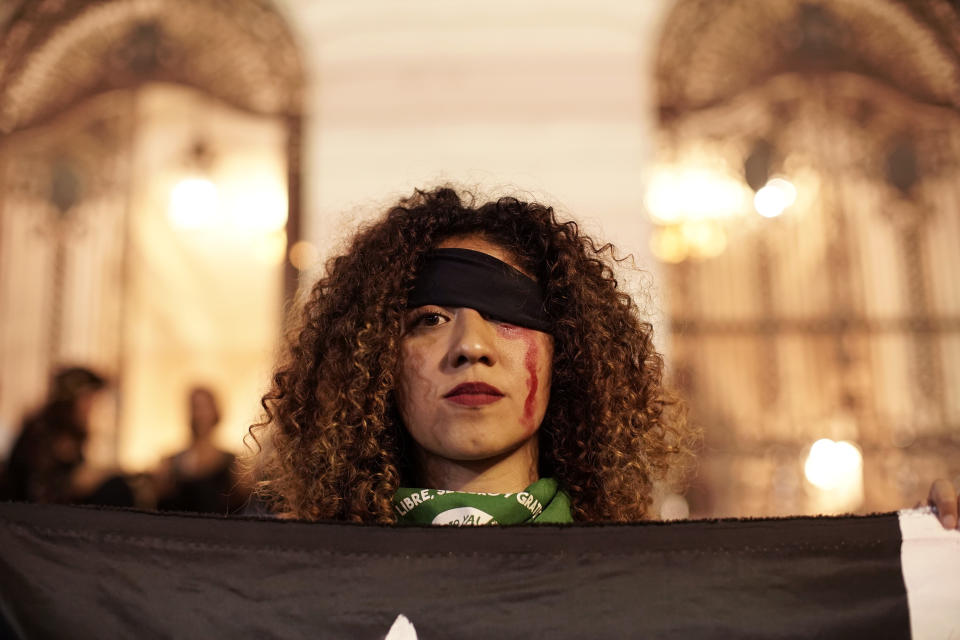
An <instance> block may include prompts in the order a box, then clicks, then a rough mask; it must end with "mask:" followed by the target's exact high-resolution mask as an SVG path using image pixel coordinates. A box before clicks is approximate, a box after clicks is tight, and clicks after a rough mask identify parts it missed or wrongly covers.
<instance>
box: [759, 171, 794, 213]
mask: <svg viewBox="0 0 960 640" xmlns="http://www.w3.org/2000/svg"><path fill="white" fill-rule="evenodd" d="M796 201H797V189H796V187H794V186H793V184H792V183H791V182H790V181H788V180H784V179H783V178H772V179H771V180H770V181H768V182H767V184H765V185H764V186H763V187H761V188H760V190H759V191H757V193H756V195H754V196H753V206H754V208H755V209H756V210H757V213H759V214H760V215H762V216H763V217H765V218H775V217H777V216H779V215H780V214H781V213H783V212H784V210H785V209H786V208H787V207H789V206H790V205H792V204H793V203H794V202H796Z"/></svg>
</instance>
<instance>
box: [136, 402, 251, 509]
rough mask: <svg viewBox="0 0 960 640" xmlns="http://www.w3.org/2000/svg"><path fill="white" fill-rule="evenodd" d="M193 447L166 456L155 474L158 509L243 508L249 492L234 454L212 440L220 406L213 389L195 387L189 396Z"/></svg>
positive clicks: (191, 443) (191, 444)
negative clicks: (240, 478)
mask: <svg viewBox="0 0 960 640" xmlns="http://www.w3.org/2000/svg"><path fill="white" fill-rule="evenodd" d="M188 408H189V413H190V446H189V447H187V448H186V449H184V450H183V451H181V452H179V453H177V454H175V455H172V456H170V457H168V458H165V459H164V460H163V462H161V464H160V467H159V468H158V469H157V471H156V472H155V473H154V479H155V483H156V491H157V508H158V509H163V510H171V511H194V512H209V513H220V514H227V513H230V512H232V511H235V510H236V509H238V508H240V507H241V506H242V505H243V504H244V502H245V501H246V499H247V497H248V493H249V491H248V490H246V489H244V488H243V487H242V486H241V485H240V483H239V482H238V480H237V474H236V473H235V461H236V457H235V456H234V454H232V453H230V452H228V451H224V450H222V449H220V448H219V447H217V445H216V443H215V442H214V440H213V436H214V434H215V433H216V428H217V425H218V424H219V423H220V407H219V403H218V402H217V397H216V395H215V394H214V393H213V391H212V390H211V389H209V388H208V387H203V386H195V387H193V388H192V389H190V393H189V395H188Z"/></svg>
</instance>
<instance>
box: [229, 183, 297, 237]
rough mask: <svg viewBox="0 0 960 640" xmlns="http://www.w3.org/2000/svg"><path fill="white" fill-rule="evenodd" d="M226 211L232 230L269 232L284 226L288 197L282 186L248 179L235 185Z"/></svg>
mask: <svg viewBox="0 0 960 640" xmlns="http://www.w3.org/2000/svg"><path fill="white" fill-rule="evenodd" d="M228 211H229V212H230V219H231V222H232V223H233V225H234V226H235V227H237V228H238V229H241V230H244V231H254V232H269V231H277V230H279V229H283V228H284V226H285V225H286V224H287V194H286V191H285V190H284V188H283V186H282V185H280V184H278V183H277V182H275V181H273V180H270V179H267V178H265V177H258V176H251V177H250V178H248V179H246V180H244V181H243V182H242V183H239V184H238V188H237V190H236V193H235V194H233V197H232V198H231V199H230V202H229V206H228Z"/></svg>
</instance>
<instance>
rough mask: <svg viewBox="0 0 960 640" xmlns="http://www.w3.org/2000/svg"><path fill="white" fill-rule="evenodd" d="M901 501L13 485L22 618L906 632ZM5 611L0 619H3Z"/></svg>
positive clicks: (654, 634) (606, 633) (6, 569)
mask: <svg viewBox="0 0 960 640" xmlns="http://www.w3.org/2000/svg"><path fill="white" fill-rule="evenodd" d="M899 531H900V530H899V526H898V521H897V516H896V514H887V515H880V516H871V517H855V518H854V517H850V518H822V519H815V518H788V519H780V520H749V521H717V522H684V523H675V524H659V523H649V524H633V525H615V526H614V525H609V526H588V525H573V526H551V525H543V526H518V527H489V528H486V527H478V528H465V529H462V528H438V527H433V528H429V527H427V528H421V527H378V526H361V525H349V524H335V523H319V524H310V523H300V522H281V521H266V520H251V519H224V518H215V517H209V516H185V515H173V514H155V513H140V512H134V511H121V510H103V509H92V508H85V507H67V506H48V505H26V504H19V503H5V504H0V602H2V611H3V614H4V616H5V618H6V621H5V623H6V625H7V629H8V631H10V632H13V633H16V634H19V635H20V636H21V637H25V638H61V637H70V638H133V637H136V638H166V637H196V638H200V637H231V638H246V637H249V638H361V639H363V638H369V639H371V640H374V639H381V638H383V637H384V636H385V634H386V633H387V630H388V629H389V628H390V626H391V624H392V623H393V621H394V620H395V619H396V617H397V615H398V614H401V613H402V614H404V615H405V616H406V617H407V618H409V619H410V621H411V622H412V623H413V624H414V626H415V627H416V630H417V634H418V638H420V639H422V640H429V639H433V638H491V637H492V638H512V637H521V638H532V637H539V638H561V639H562V638H578V639H582V638H627V637H643V638H812V637H816V638H853V637H857V638H906V637H909V634H910V631H909V615H908V610H907V603H906V596H905V592H904V585H903V579H902V577H901V572H900V533H899ZM2 629H3V624H0V630H2Z"/></svg>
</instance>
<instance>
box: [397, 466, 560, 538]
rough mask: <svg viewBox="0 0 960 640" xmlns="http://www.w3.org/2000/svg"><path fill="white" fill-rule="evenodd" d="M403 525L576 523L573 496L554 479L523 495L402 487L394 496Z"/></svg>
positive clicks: (398, 518) (535, 486)
mask: <svg viewBox="0 0 960 640" xmlns="http://www.w3.org/2000/svg"><path fill="white" fill-rule="evenodd" d="M393 508H394V509H395V510H396V512H397V521H398V522H400V523H403V524H448V525H454V526H458V527H463V526H470V525H479V524H522V523H529V522H536V523H551V524H556V523H565V522H573V514H572V512H571V509H570V496H568V495H567V494H566V493H565V492H564V491H563V490H561V489H560V485H558V484H557V481H556V480H554V479H553V478H541V479H540V480H537V481H536V482H534V483H533V484H532V485H530V486H529V487H527V488H526V489H524V490H523V491H521V492H520V493H467V492H465V491H444V490H442V489H411V488H409V487H401V488H400V489H399V490H397V493H396V495H395V496H393Z"/></svg>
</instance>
